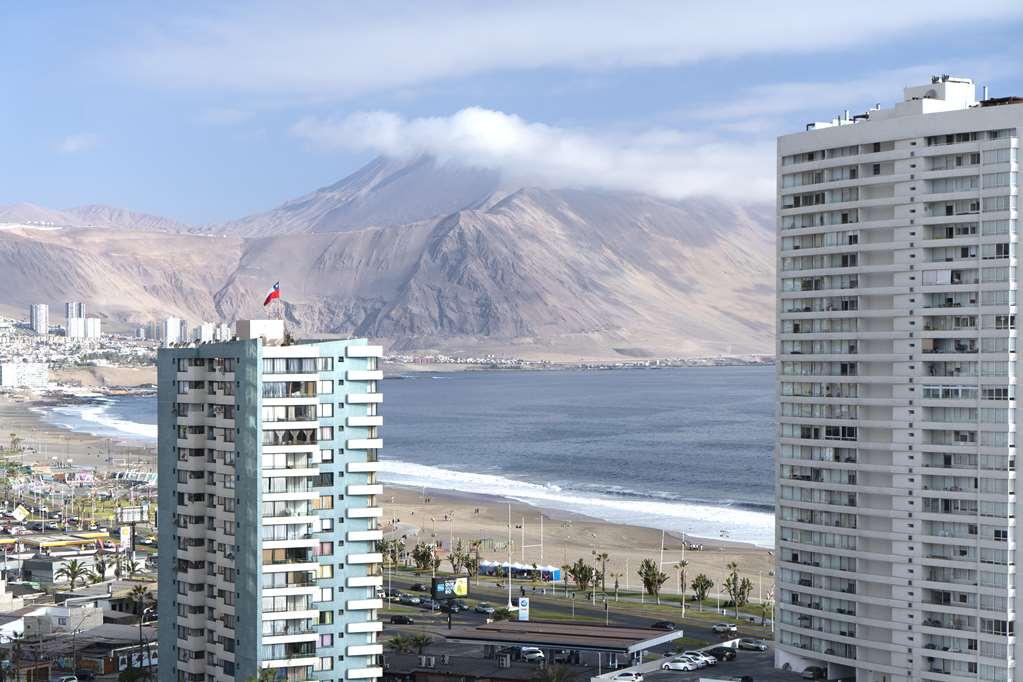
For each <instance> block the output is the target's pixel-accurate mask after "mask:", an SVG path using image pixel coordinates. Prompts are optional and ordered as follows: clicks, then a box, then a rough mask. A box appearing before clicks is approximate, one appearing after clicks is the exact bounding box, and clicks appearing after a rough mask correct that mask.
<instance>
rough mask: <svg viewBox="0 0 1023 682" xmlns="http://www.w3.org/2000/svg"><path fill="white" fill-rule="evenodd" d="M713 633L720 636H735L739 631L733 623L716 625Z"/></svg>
mask: <svg viewBox="0 0 1023 682" xmlns="http://www.w3.org/2000/svg"><path fill="white" fill-rule="evenodd" d="M711 629H712V630H714V632H716V633H718V634H719V635H720V634H730V635H732V634H735V633H736V632H738V631H739V628H738V626H737V625H736V624H735V623H716V624H715V625H714V627H713V628H711Z"/></svg>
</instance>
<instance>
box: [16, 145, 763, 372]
mask: <svg viewBox="0 0 1023 682" xmlns="http://www.w3.org/2000/svg"><path fill="white" fill-rule="evenodd" d="M2 215H3V214H2V213H0V221H2ZM76 215H77V214H76ZM87 215H88V214H87ZM94 215H95V214H94ZM107 215H110V216H114V215H116V213H115V212H113V211H110V210H109V209H107V210H104V211H101V212H100V213H99V214H98V215H97V216H96V217H91V218H89V220H87V221H86V222H91V223H94V224H95V225H96V226H95V227H92V228H91V229H80V228H74V227H71V228H68V229H63V230H31V229H24V228H13V229H6V230H0V271H2V272H4V273H5V274H6V275H7V283H8V285H9V286H8V287H7V291H8V292H10V293H11V295H13V296H14V297H15V299H16V301H15V302H16V303H18V304H20V305H25V304H28V303H30V302H37V301H52V302H58V301H62V300H65V299H66V298H68V297H71V296H72V295H73V297H74V298H80V299H84V300H85V301H86V302H87V303H89V304H90V307H91V308H92V309H93V310H99V311H103V312H105V313H106V314H108V315H109V316H110V317H112V318H114V319H117V320H123V321H131V322H141V321H145V320H148V319H157V318H159V317H163V316H166V315H170V314H174V315H179V316H183V317H185V318H187V319H190V320H193V321H197V320H200V319H207V320H209V319H214V320H220V319H223V320H228V321H230V320H233V319H236V318H239V317H246V316H258V315H261V314H264V313H263V310H262V306H261V303H262V295H263V293H264V292H265V290H266V288H267V287H268V286H269V285H270V284H272V283H273V282H274V281H276V280H280V282H281V287H282V290H283V299H284V300H285V302H286V303H285V314H286V317H287V319H288V320H289V324H290V325H291V326H292V327H293V328H295V329H297V330H298V332H299V333H304V334H314V333H323V334H334V335H358V336H369V337H371V338H374V339H378V340H381V341H382V342H384V343H385V344H386V345H387V346H389V347H391V348H393V349H404V350H427V349H431V350H432V349H438V350H447V351H465V352H495V353H501V354H508V355H518V356H525V357H548V358H578V357H584V358H613V357H622V356H623V355H625V356H655V357H664V356H679V355H696V354H707V353H725V352H733V353H749V352H770V350H771V346H772V334H773V277H774V275H773V269H774V247H773V227H772V223H773V217H772V210H771V207H769V206H736V205H734V204H730V203H726V202H723V201H720V200H716V199H709V198H706V199H691V200H686V201H666V200H663V199H658V198H654V197H650V196H646V195H640V194H628V193H620V192H601V191H595V190H583V189H540V188H536V187H519V188H511V187H507V186H504V185H502V183H501V181H500V178H499V177H498V176H497V175H496V174H493V173H487V172H480V171H477V170H471V169H465V168H456V167H452V166H449V165H444V164H436V163H434V162H433V161H432V160H430V159H426V158H420V159H415V160H413V161H410V162H405V163H402V162H398V161H393V160H383V159H379V160H376V161H374V162H373V163H371V164H369V165H368V166H366V167H365V168H363V169H361V170H360V171H358V172H356V173H355V174H353V175H351V176H349V177H348V178H346V179H345V180H342V181H341V182H339V183H336V184H334V185H331V186H330V187H326V188H324V189H321V190H318V191H316V192H314V193H312V194H309V195H307V196H306V197H303V198H301V199H296V200H293V201H290V202H287V203H285V204H284V205H282V206H281V207H279V208H277V209H274V210H272V211H269V212H267V213H263V214H259V215H255V216H250V217H248V218H243V219H241V220H238V221H233V222H231V223H228V224H226V225H223V226H221V227H220V228H217V229H215V230H211V234H205V235H200V234H184V233H169V232H151V231H150V232H146V231H144V230H145V229H146V228H142V227H137V228H136V229H131V228H126V227H121V225H123V224H124V223H123V222H122V221H120V220H115V219H114V218H113V217H111V218H110V219H109V220H108V221H106V224H104V225H102V226H101V223H103V222H104V221H103V220H101V219H100V217H102V216H107ZM133 224H135V225H143V224H145V225H156V224H162V223H159V222H151V221H149V222H142V221H135V222H134V223H133ZM152 229H155V228H152ZM214 233H215V234H214Z"/></svg>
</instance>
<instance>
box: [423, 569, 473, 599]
mask: <svg viewBox="0 0 1023 682" xmlns="http://www.w3.org/2000/svg"><path fill="white" fill-rule="evenodd" d="M430 594H431V595H432V596H433V598H434V599H436V600H438V601H440V600H441V599H458V598H461V597H468V596H469V578H468V577H467V576H464V575H463V576H459V577H455V578H434V579H433V584H432V585H431V589H430Z"/></svg>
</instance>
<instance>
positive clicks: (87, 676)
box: [75, 670, 96, 682]
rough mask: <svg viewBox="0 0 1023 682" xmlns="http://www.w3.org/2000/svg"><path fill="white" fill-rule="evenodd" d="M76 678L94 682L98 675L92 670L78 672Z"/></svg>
mask: <svg viewBox="0 0 1023 682" xmlns="http://www.w3.org/2000/svg"><path fill="white" fill-rule="evenodd" d="M75 677H77V678H78V679H80V680H84V682H92V680H94V679H96V673H94V672H93V671H91V670H76V671H75Z"/></svg>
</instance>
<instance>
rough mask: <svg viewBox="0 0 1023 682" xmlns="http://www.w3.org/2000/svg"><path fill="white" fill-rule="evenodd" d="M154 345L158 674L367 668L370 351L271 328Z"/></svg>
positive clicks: (372, 515)
mask: <svg viewBox="0 0 1023 682" xmlns="http://www.w3.org/2000/svg"><path fill="white" fill-rule="evenodd" d="M237 337H238V339H237V340H234V341H229V342H226V343H207V344H194V345H193V346H192V347H183V348H173V349H170V348H164V349H161V350H160V353H159V360H158V381H159V480H160V482H161V485H160V492H159V512H160V516H159V518H160V528H159V546H160V558H159V562H160V564H159V570H160V589H159V611H160V625H159V628H160V630H159V640H160V680H161V682H213V681H219V680H238V681H239V682H241V681H243V680H247V679H249V678H250V677H254V676H256V675H257V673H258V671H259V670H261V669H264V668H270V669H273V670H274V671H276V673H277V675H278V677H279V679H282V680H288V681H292V682H299V681H303V680H334V681H337V682H341V681H342V680H351V679H370V678H376V677H380V676H381V675H382V669H381V667H380V665H379V663H378V657H379V656H380V655H381V653H382V645H381V644H380V643H379V642H378V639H377V638H378V633H379V632H380V631H381V623H380V622H379V621H378V620H377V609H379V608H381V607H382V606H383V604H382V601H381V599H380V597H379V594H378V591H379V590H380V589H381V585H382V578H381V572H380V562H381V555H380V554H379V553H378V552H377V551H376V547H375V543H376V541H377V540H379V539H381V537H382V534H381V531H380V530H379V529H378V527H377V520H378V519H379V518H380V516H381V509H380V507H378V506H377V504H378V500H379V498H380V495H381V493H382V489H381V486H380V485H378V484H377V483H376V481H375V480H374V477H375V473H374V472H375V471H376V470H377V466H378V463H377V452H378V450H379V449H380V448H381V447H382V441H381V440H380V439H379V436H378V434H377V429H378V428H379V427H380V425H381V423H382V420H383V417H382V416H380V415H379V414H378V411H377V406H378V405H379V404H380V402H381V399H382V396H381V394H380V392H379V388H378V383H379V381H380V380H381V378H382V376H381V372H380V370H379V369H377V358H378V357H379V356H380V350H381V349H380V347H379V346H371V345H368V344H367V343H366V341H365V340H347V341H325V342H317V343H299V344H290V345H286V342H285V341H284V338H283V323H282V322H281V321H279V320H273V321H241V322H239V323H238V328H237Z"/></svg>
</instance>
